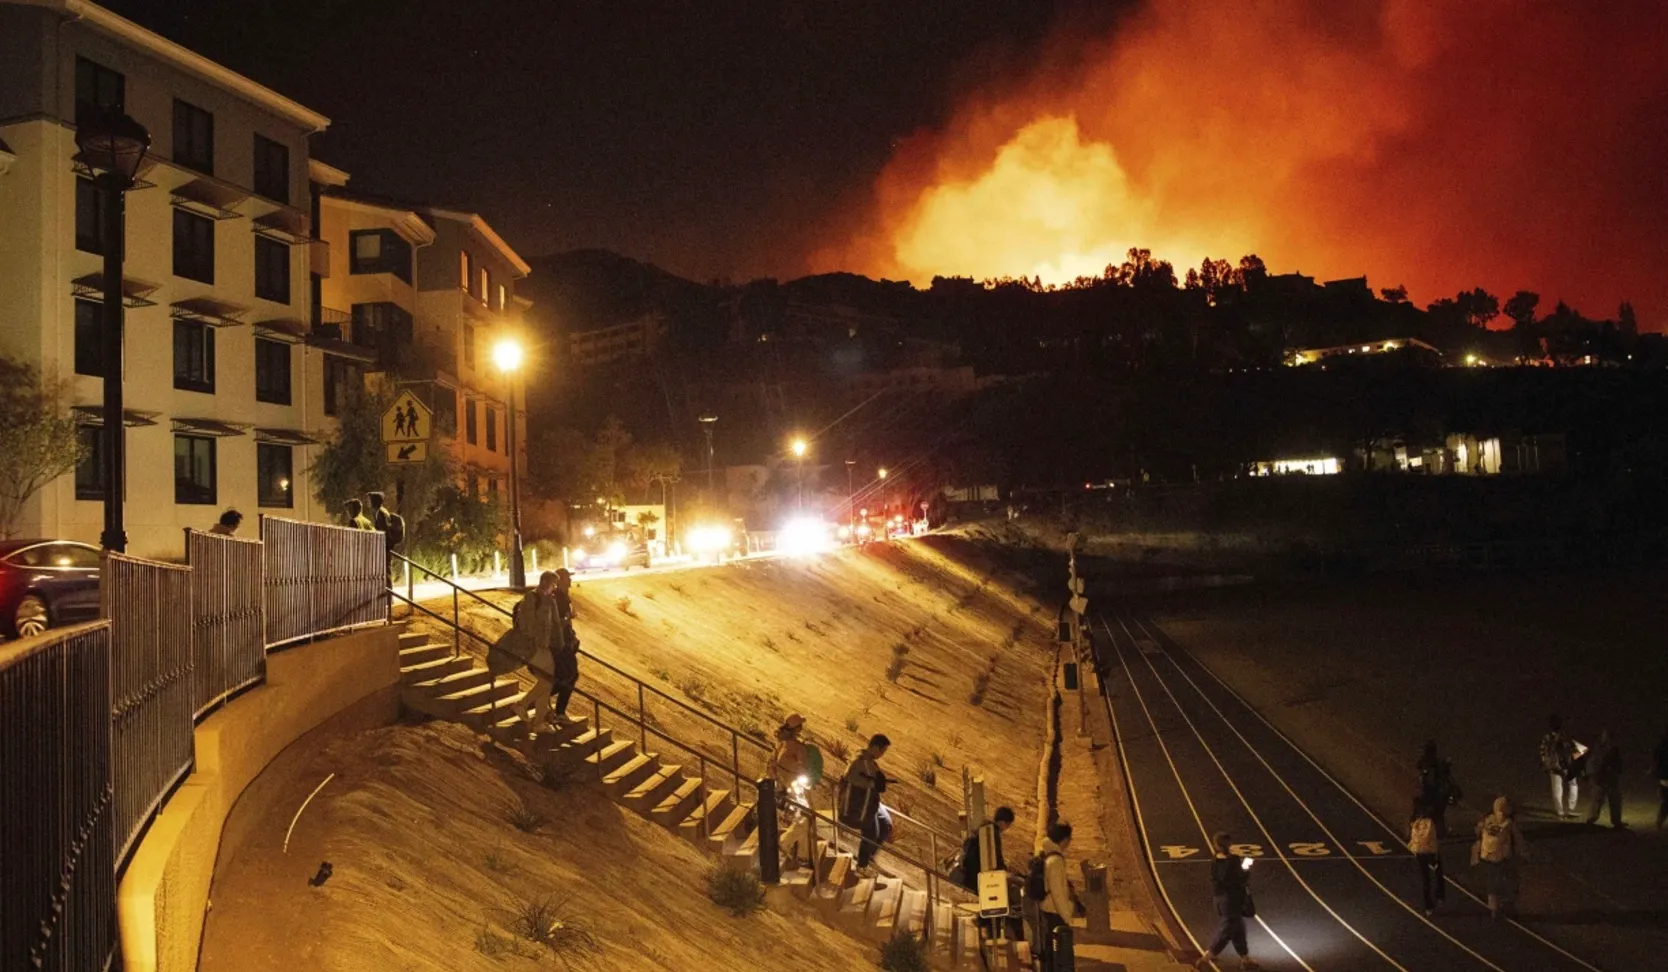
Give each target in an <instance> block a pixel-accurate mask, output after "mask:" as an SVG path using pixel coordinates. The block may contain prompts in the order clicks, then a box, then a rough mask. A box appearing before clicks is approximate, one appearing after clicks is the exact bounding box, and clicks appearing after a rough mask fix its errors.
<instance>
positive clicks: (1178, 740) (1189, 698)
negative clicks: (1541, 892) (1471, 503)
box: [1093, 612, 1612, 972]
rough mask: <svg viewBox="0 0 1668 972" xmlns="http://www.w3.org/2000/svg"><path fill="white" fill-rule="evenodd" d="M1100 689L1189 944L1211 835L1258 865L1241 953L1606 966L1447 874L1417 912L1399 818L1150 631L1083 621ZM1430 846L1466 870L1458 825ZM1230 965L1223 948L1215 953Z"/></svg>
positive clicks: (1395, 963)
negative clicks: (1222, 833)
mask: <svg viewBox="0 0 1668 972" xmlns="http://www.w3.org/2000/svg"><path fill="white" fill-rule="evenodd" d="M1093 623H1094V625H1095V627H1096V635H1097V641H1098V643H1099V650H1100V652H1101V653H1102V656H1103V666H1104V671H1105V681H1104V685H1103V688H1104V690H1105V691H1104V694H1105V700H1106V704H1107V707H1108V709H1109V710H1110V715H1111V719H1112V723H1113V726H1114V730H1115V733H1116V737H1117V742H1118V748H1119V754H1120V757H1121V759H1122V760H1123V764H1124V769H1125V772H1126V775H1127V777H1128V780H1129V786H1130V790H1131V794H1132V796H1133V798H1134V802H1135V807H1136V815H1137V821H1136V822H1137V825H1138V828H1139V830H1140V833H1141V835H1142V838H1143V840H1144V842H1145V845H1146V846H1145V852H1146V856H1147V859H1148V861H1149V863H1150V865H1151V867H1152V869H1153V872H1154V875H1155V877H1156V879H1157V882H1158V886H1159V890H1160V893H1161V894H1162V895H1163V897H1164V899H1165V901H1166V902H1167V903H1168V905H1169V907H1170V908H1171V910H1172V911H1173V912H1174V913H1175V915H1176V917H1177V918H1178V919H1179V920H1180V922H1181V925H1182V927H1183V929H1184V930H1185V932H1186V934H1187V936H1188V937H1189V938H1190V939H1191V940H1192V941H1191V942H1190V943H1189V944H1193V945H1194V946H1195V947H1201V948H1202V947H1206V946H1208V945H1209V944H1210V939H1211V937H1212V934H1213V932H1214V930H1215V924H1216V914H1215V909H1214V906H1213V905H1212V903H1211V889H1210V864H1209V862H1210V859H1211V855H1210V851H1209V850H1208V848H1209V846H1210V837H1209V835H1210V834H1211V833H1212V832H1215V831H1218V830H1227V831H1229V832H1230V833H1231V834H1233V839H1234V841H1235V843H1236V844H1238V845H1240V846H1239V848H1238V849H1239V851H1240V852H1241V853H1245V854H1248V855H1252V856H1256V857H1257V858H1258V861H1257V863H1256V864H1255V865H1253V867H1252V872H1251V886H1252V893H1253V895H1254V897H1255V899H1256V902H1257V913H1258V917H1257V918H1256V919H1254V920H1253V921H1251V922H1249V923H1248V924H1249V925H1250V939H1251V954H1252V956H1254V957H1255V958H1257V959H1258V960H1260V961H1261V962H1262V963H1263V965H1264V967H1265V968H1268V969H1271V970H1272V969H1282V970H1307V972H1356V970H1393V972H1425V970H1446V969H1463V970H1474V969H1477V970H1493V972H1612V970H1609V969H1601V968H1600V967H1599V966H1598V965H1597V964H1596V963H1594V962H1592V961H1590V960H1588V959H1586V958H1585V957H1582V956H1578V955H1576V954H1573V953H1572V952H1570V951H1567V950H1565V949H1564V948H1563V947H1561V946H1560V945H1558V944H1557V943H1555V942H1554V941H1552V939H1551V938H1549V937H1546V936H1545V935H1543V934H1542V933H1541V932H1540V931H1538V930H1537V929H1535V928H1532V927H1530V926H1529V925H1527V924H1521V923H1518V922H1515V921H1507V920H1502V921H1494V920H1492V919H1490V918H1489V917H1488V912H1487V909H1486V907H1485V906H1484V905H1483V903H1482V902H1481V901H1479V900H1478V899H1477V898H1476V897H1474V896H1472V895H1471V894H1470V893H1469V892H1468V891H1467V890H1466V889H1464V888H1462V887H1460V886H1458V885H1456V884H1455V883H1453V882H1452V881H1449V883H1448V887H1447V902H1446V904H1445V906H1444V907H1442V908H1441V909H1439V910H1438V912H1437V914H1436V915H1435V916H1434V917H1431V918H1426V917H1425V915H1424V913H1423V903H1422V901H1421V898H1420V893H1419V877H1418V871H1417V869H1416V866H1415V864H1414V862H1413V858H1412V855H1410V854H1409V853H1408V852H1407V849H1406V844H1405V836H1406V835H1405V833H1403V832H1402V831H1403V830H1404V828H1403V827H1402V826H1401V822H1400V821H1396V822H1395V826H1394V827H1392V826H1389V825H1387V824H1386V823H1384V822H1382V821H1380V820H1379V819H1378V818H1377V817H1376V816H1374V815H1373V814H1372V813H1370V812H1369V811H1368V810H1367V809H1366V807H1365V806H1363V805H1362V804H1361V803H1360V802H1359V801H1357V800H1356V799H1355V797H1354V796H1352V795H1351V794H1350V793H1349V792H1348V791H1346V790H1345V789H1344V788H1343V786H1342V785H1340V784H1339V783H1338V782H1337V781H1335V780H1334V779H1332V777H1330V776H1329V775H1327V773H1326V772H1325V771H1324V770H1322V769H1321V768H1320V767H1319V766H1318V765H1317V764H1316V763H1314V762H1313V761H1312V760H1310V759H1309V757H1308V756H1306V755H1305V754H1304V753H1303V752H1302V751H1300V750H1299V749H1297V747H1296V746H1295V745H1294V744H1293V743H1292V742H1291V741H1289V740H1288V739H1287V738H1286V737H1285V736H1283V735H1282V734H1281V733H1280V732H1279V731H1278V730H1276V729H1275V728H1274V727H1273V726H1272V725H1271V724H1269V723H1268V722H1267V721H1266V720H1265V719H1264V718H1263V717H1262V716H1261V715H1260V714H1259V713H1258V712H1257V711H1256V710H1254V709H1253V708H1251V707H1250V706H1249V705H1248V704H1247V703H1246V702H1245V701H1244V700H1243V699H1241V698H1240V697H1239V696H1238V695H1237V694H1235V692H1234V691H1233V690H1232V689H1231V688H1229V687H1228V685H1227V684H1226V683H1225V682H1223V681H1221V680H1220V679H1218V678H1217V677H1216V676H1215V675H1214V674H1212V673H1211V672H1210V670H1209V669H1206V668H1205V667H1204V666H1203V665H1201V664H1200V663H1199V662H1198V661H1196V660H1195V659H1194V658H1193V657H1192V656H1191V655H1190V654H1188V652H1187V651H1186V650H1185V649H1183V648H1181V647H1180V646H1179V645H1177V644H1176V643H1175V642H1174V641H1172V640H1171V639H1169V638H1168V637H1167V636H1166V635H1165V634H1164V633H1163V632H1162V631H1160V630H1159V629H1158V628H1157V627H1156V626H1155V625H1153V624H1152V623H1151V622H1149V621H1146V620H1144V619H1143V618H1141V617H1139V616H1136V615H1133V614H1131V613H1127V612H1112V613H1108V614H1105V615H1101V616H1099V617H1096V618H1095V619H1094V621H1093ZM1451 823H1452V824H1454V825H1455V828H1454V829H1455V831H1457V834H1458V836H1456V835H1454V834H1451V835H1450V837H1449V843H1447V844H1446V845H1445V846H1444V848H1443V858H1444V862H1445V864H1446V865H1447V866H1448V867H1449V868H1450V869H1459V870H1463V869H1464V868H1465V867H1466V864H1467V857H1468V847H1469V840H1467V839H1466V837H1465V835H1466V833H1467V831H1466V829H1465V827H1464V825H1463V824H1460V823H1459V822H1458V821H1457V820H1456V821H1451ZM1218 967H1219V968H1221V969H1232V968H1237V967H1238V962H1237V960H1235V957H1234V953H1233V949H1232V947H1230V948H1228V949H1227V951H1226V952H1225V954H1224V955H1223V957H1222V958H1221V959H1219V960H1218Z"/></svg>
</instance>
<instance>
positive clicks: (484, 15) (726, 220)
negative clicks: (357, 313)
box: [106, 0, 1116, 279]
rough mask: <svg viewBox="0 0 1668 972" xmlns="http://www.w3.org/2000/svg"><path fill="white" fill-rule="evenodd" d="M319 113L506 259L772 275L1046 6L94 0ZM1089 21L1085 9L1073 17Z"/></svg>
mask: <svg viewBox="0 0 1668 972" xmlns="http://www.w3.org/2000/svg"><path fill="white" fill-rule="evenodd" d="M106 6H108V7H109V8H110V9H112V10H114V11H116V12H117V13H119V14H121V15H123V16H125V17H128V18H130V19H132V20H134V21H137V22H138V23H140V24H142V25H144V26H146V27H148V28H150V29H152V30H155V31H157V32H158V33H160V34H162V35H164V36H166V37H168V38H170V39H172V40H174V41H177V42H179V43H181V44H183V45H185V46H187V47H189V48H191V49H193V50H196V51H198V52H200V53H202V54H204V55H206V56H208V57H210V58H213V59H214V60H216V61H219V62H220V63H222V64H225V65H226V66H228V67H230V68H232V69H233V70H236V71H238V72H240V73H243V74H245V75H247V76H249V77H251V78H253V79H255V80H256V81H259V82H261V83H262V84H265V85H267V86H269V87H271V88H273V89H275V90H277V91H279V92H281V93H283V94H285V95H288V96H289V97H292V98H294V99H295V100H297V101H299V102H301V103H302V104H304V105H307V106H308V107H310V108H313V109H315V110H317V111H320V112H322V113H323V114H325V115H327V116H328V117H329V118H330V119H331V122H332V124H331V127H330V130H329V132H328V133H327V134H325V135H324V136H322V137H320V138H316V139H315V140H314V154H315V155H316V156H317V157H318V158H320V159H323V160H324V161H327V162H330V163H332V164H334V165H338V166H340V167H342V168H345V169H347V170H348V171H349V172H351V173H352V174H353V176H354V183H353V184H354V185H355V186H356V187H360V188H363V189H365V190H367V191H374V192H380V193H385V194H390V195H396V196H402V197H410V198H415V199H423V200H433V201H436V202H443V203H450V204H456V205H459V206H463V207H467V208H472V209H475V210H477V211H479V212H480V213H482V214H483V215H484V216H486V217H487V219H488V220H489V221H490V222H491V223H493V225H494V226H495V227H496V228H497V229H499V231H500V232H501V233H502V234H503V235H504V236H505V238H506V239H508V240H509V241H510V242H511V243H512V245H514V246H515V247H517V249H518V250H519V251H520V252H521V253H522V254H523V255H524V256H530V255H538V254H543V253H550V252H555V251H559V250H565V249H571V248H575V247H605V248H609V249H614V250H618V251H620V252H623V253H626V254H628V255H631V256H634V257H637V258H639V259H646V260H651V261H654V262H657V263H660V264H662V265H663V266H666V267H667V268H668V269H671V270H674V271H676V272H679V273H683V274H686V275H688V276H691V277H694V278H696V279H709V278H712V277H719V276H726V277H733V278H737V279H747V278H749V277H752V276H757V275H763V274H784V275H794V274H796V273H798V272H800V271H802V270H803V268H804V257H805V254H806V253H808V252H809V251H810V250H812V249H814V248H815V246H816V245H817V241H816V240H815V235H816V232H817V229H816V228H817V227H818V226H819V225H821V224H822V223H824V222H825V221H826V220H827V219H829V217H830V213H831V211H832V210H834V209H835V208H837V207H841V206H843V205H846V204H847V201H848V200H850V199H853V198H861V197H862V196H864V195H865V194H866V193H867V192H868V187H869V186H870V185H871V184H872V183H873V181H874V179H875V177H876V175H877V174H878V173H879V171H880V170H881V168H882V167H883V166H884V164H885V162H886V159H887V157H888V155H889V154H890V152H891V151H892V148H893V145H894V143H895V141H896V140H897V139H898V138H899V137H900V136H902V135H905V134H907V133H909V132H910V131H912V130H914V129H916V128H918V127H921V126H925V125H931V124H934V123H937V122H939V121H940V120H942V119H943V118H944V117H945V116H947V115H948V113H949V111H950V110H951V108H952V107H953V104H954V101H955V99H956V97H957V96H958V94H959V93H960V92H961V91H963V90H965V89H966V88H968V87H970V86H972V85H974V84H984V83H988V82H990V81H991V80H992V79H1000V78H1001V77H1002V76H1003V74H1004V73H1005V72H1013V71H1017V70H1019V69H1020V68H1022V67H1023V65H1024V64H1026V63H1028V62H1030V61H1032V60H1033V59H1034V57H1035V56H1036V54H1037V51H1036V48H1037V46H1038V45H1039V44H1041V43H1042V42H1043V39H1044V37H1045V36H1046V34H1047V32H1048V29H1049V27H1050V26H1051V25H1052V24H1053V23H1054V21H1055V18H1056V16H1057V15H1058V12H1059V10H1060V8H1065V7H1078V8H1081V9H1080V10H1078V11H1077V12H1075V13H1074V18H1079V19H1080V18H1081V17H1082V16H1085V14H1084V13H1083V11H1084V10H1087V8H1089V7H1099V8H1107V7H1110V6H1116V5H1115V4H1113V5H1109V4H1104V3H1102V4H1082V3H1077V4H1073V3H1067V2H1065V0H1025V2H1005V3H967V2H958V0H925V2H910V3H899V2H897V0H838V2H814V0H720V2H712V3H705V2H689V0H607V2H594V0H583V2H575V0H501V2H494V3H485V2H479V0H477V2H457V0H450V2H440V0H362V2H348V3H344V2H323V0H292V2H287V3H260V4H256V3H250V2H247V0H109V2H108V3H107V4H106ZM1087 16H1091V17H1093V18H1095V19H1097V20H1100V21H1104V20H1105V17H1106V15H1105V14H1104V13H1098V14H1097V13H1093V12H1090V13H1088V14H1087Z"/></svg>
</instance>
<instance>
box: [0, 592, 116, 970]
mask: <svg viewBox="0 0 1668 972" xmlns="http://www.w3.org/2000/svg"><path fill="white" fill-rule="evenodd" d="M110 676H111V671H110V625H109V624H108V623H107V622H103V621H100V622H95V623H92V624H84V625H78V626H76V627H72V628H58V629H54V630H51V631H48V632H47V633H45V634H43V635H41V636H39V637H37V638H30V639H26V640H24V641H20V642H16V643H14V644H8V645H3V646H0V968H3V969H8V970H10V969H36V970H41V972H99V970H104V969H108V968H110V967H111V965H112V962H113V958H114V955H115V951H116V937H115V927H116V869H115V863H114V860H115V859H114V857H113V854H114V853H115V849H114V847H115V840H114V838H113V836H112V834H113V830H112V820H111V810H112V808H111V801H112V795H113V788H112V786H111V781H110V758H111V753H110V686H111V677H110Z"/></svg>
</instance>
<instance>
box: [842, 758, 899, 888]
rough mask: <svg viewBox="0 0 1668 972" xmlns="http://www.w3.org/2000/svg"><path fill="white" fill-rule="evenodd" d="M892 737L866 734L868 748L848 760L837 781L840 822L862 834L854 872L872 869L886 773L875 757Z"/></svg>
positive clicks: (877, 849) (877, 839)
mask: <svg viewBox="0 0 1668 972" xmlns="http://www.w3.org/2000/svg"><path fill="white" fill-rule="evenodd" d="M891 746H892V740H890V739H888V738H886V737H885V736H883V735H880V734H879V733H876V734H875V735H873V736H870V737H869V745H868V748H866V749H864V750H863V752H862V753H860V754H858V757H857V758H856V759H854V760H852V763H851V768H850V769H848V770H846V778H845V782H844V783H843V784H842V785H841V788H842V791H843V794H842V797H841V799H840V822H841V823H843V824H845V825H846V826H847V827H855V828H857V830H858V831H859V832H860V833H861V834H862V835H863V840H862V843H861V844H860V845H858V848H857V872H858V874H860V875H862V876H864V877H868V876H870V875H871V874H872V873H873V872H872V871H871V870H870V864H871V863H872V862H873V861H874V858H875V853H876V852H877V851H879V850H880V844H881V841H882V836H881V832H880V795H881V794H882V793H885V792H886V784H887V782H888V781H887V779H886V774H885V773H884V772H882V771H881V768H880V763H879V760H880V758H881V757H882V756H885V755H886V750H887V749H889V748H891Z"/></svg>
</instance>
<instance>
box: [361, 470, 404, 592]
mask: <svg viewBox="0 0 1668 972" xmlns="http://www.w3.org/2000/svg"><path fill="white" fill-rule="evenodd" d="M365 498H366V499H368V500H370V501H371V525H372V526H373V527H375V528H376V529H378V530H381V531H382V549H383V551H384V554H385V555H386V557H387V560H388V564H387V573H388V582H389V583H390V584H392V583H393V580H394V552H395V551H397V550H401V549H403V548H404V547H405V517H403V516H401V515H399V514H398V513H395V512H394V511H393V510H390V509H388V508H387V507H386V506H384V505H383V499H382V494H381V493H379V492H375V491H372V492H371V493H370V494H368V495H367V496H366V497H365Z"/></svg>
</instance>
